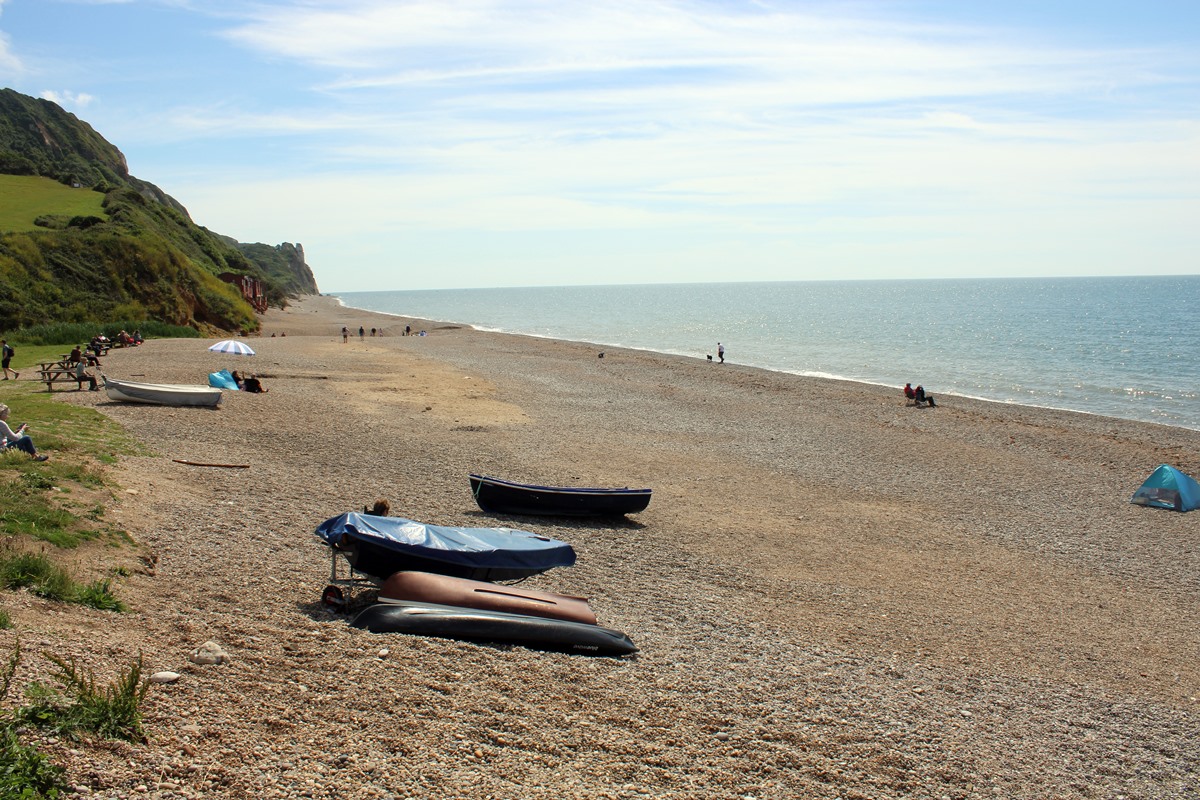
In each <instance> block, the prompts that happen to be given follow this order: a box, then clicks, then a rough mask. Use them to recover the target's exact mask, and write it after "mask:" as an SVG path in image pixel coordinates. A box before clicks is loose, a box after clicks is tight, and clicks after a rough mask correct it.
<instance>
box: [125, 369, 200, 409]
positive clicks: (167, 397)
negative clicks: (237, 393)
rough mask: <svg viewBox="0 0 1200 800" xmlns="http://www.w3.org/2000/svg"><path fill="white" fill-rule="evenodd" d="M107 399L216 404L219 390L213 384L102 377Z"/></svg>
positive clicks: (155, 402)
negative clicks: (150, 381) (149, 381)
mask: <svg viewBox="0 0 1200 800" xmlns="http://www.w3.org/2000/svg"><path fill="white" fill-rule="evenodd" d="M104 389H105V391H107V392H108V396H109V399H111V400H120V401H122V402H125V403H152V404H154V405H160V406H216V405H217V403H220V402H221V390H220V389H218V388H216V387H213V386H199V385H191V384H181V383H138V382H136V381H119V380H114V379H112V378H109V377H107V376H106V377H105V378H104Z"/></svg>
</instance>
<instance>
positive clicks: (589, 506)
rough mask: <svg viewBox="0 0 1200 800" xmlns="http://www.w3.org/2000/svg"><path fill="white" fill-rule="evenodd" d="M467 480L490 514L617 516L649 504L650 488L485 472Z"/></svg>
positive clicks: (636, 510) (476, 500)
mask: <svg viewBox="0 0 1200 800" xmlns="http://www.w3.org/2000/svg"><path fill="white" fill-rule="evenodd" d="M470 481H471V494H473V495H474V496H475V502H476V503H478V504H479V507H480V508H482V509H483V510H484V511H487V512H488V513H491V514H541V515H554V516H620V515H622V514H636V513H637V512H639V511H644V510H645V509H646V506H648V505H650V491H651V490H650V489H628V488H625V489H582V488H581V489H577V488H573V487H568V486H538V485H536V484H529V483H515V482H513V481H506V480H502V479H500V478H490V477H487V476H486V475H471V476H470Z"/></svg>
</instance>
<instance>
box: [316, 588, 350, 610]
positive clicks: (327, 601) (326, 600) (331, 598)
mask: <svg viewBox="0 0 1200 800" xmlns="http://www.w3.org/2000/svg"><path fill="white" fill-rule="evenodd" d="M321 604H322V605H324V606H325V607H327V608H332V609H340V608H341V607H342V606H344V605H346V595H344V594H342V590H341V588H339V587H337V586H326V587H325V591H323V592H321Z"/></svg>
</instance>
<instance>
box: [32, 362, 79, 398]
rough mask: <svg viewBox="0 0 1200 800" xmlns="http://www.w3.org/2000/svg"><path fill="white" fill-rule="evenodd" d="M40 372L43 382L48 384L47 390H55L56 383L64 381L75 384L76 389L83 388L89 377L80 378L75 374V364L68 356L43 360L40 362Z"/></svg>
mask: <svg viewBox="0 0 1200 800" xmlns="http://www.w3.org/2000/svg"><path fill="white" fill-rule="evenodd" d="M38 373H39V374H40V377H39V378H38V380H40V381H41V382H42V383H44V384H46V390H47V391H51V392H53V391H54V384H56V383H58V382H60V381H63V382H66V383H73V384H75V389H76V391H81V390H82V389H83V384H84V382H85V381H87V380H88V379H87V378H80V377H78V376H77V375H76V374H75V365H74V364H72V363H71V362H70V361H69V360H67V359H66V358H63V359H60V360H58V361H41V362H38Z"/></svg>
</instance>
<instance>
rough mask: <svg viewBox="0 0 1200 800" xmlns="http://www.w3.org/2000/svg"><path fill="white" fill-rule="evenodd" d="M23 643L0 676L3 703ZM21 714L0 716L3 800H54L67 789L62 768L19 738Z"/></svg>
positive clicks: (19, 660) (0, 696)
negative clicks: (19, 718)
mask: <svg viewBox="0 0 1200 800" xmlns="http://www.w3.org/2000/svg"><path fill="white" fill-rule="evenodd" d="M20 663H21V642H20V640H18V641H17V643H16V646H14V647H13V651H12V654H11V655H10V656H9V659H8V664H7V665H6V666H5V668H4V673H3V674H2V675H0V701H2V700H5V699H7V697H8V690H9V688H10V687H11V686H12V679H13V676H14V675H16V673H17V665H18V664H20ZM18 715H19V712H6V713H0V800H52V799H53V798H57V797H59V796H60V795H61V793H62V792H63V791H65V790H66V789H67V785H66V782H65V781H64V780H63V776H64V771H63V769H62V767H59V766H57V765H56V764H52V763H51V762H50V759H48V758H46V756H44V755H42V754H41V753H39V752H38V751H37V750H35V749H34V748H32V747H26V746H25V745H23V744H21V740H20V739H19V738H18V737H17V728H18V726H19V724H20V723H19V720H18Z"/></svg>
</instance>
